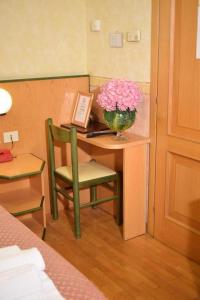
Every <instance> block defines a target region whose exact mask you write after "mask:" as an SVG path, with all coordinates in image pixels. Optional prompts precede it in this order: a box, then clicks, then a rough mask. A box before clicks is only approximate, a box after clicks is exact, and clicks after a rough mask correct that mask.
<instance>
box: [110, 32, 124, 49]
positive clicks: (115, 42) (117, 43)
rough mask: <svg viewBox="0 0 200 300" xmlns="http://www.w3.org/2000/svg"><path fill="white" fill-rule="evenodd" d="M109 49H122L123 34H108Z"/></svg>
mask: <svg viewBox="0 0 200 300" xmlns="http://www.w3.org/2000/svg"><path fill="white" fill-rule="evenodd" d="M110 47H111V48H122V47H123V33H122V32H115V33H110Z"/></svg>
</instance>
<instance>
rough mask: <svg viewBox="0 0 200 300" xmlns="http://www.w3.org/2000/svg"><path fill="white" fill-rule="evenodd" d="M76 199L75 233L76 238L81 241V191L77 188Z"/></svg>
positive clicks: (75, 190)
mask: <svg viewBox="0 0 200 300" xmlns="http://www.w3.org/2000/svg"><path fill="white" fill-rule="evenodd" d="M73 194H74V196H73V198H74V232H75V237H76V238H77V239H80V237H81V225H80V198H79V190H78V189H77V188H75V189H74V191H73Z"/></svg>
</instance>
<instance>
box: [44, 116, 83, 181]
mask: <svg viewBox="0 0 200 300" xmlns="http://www.w3.org/2000/svg"><path fill="white" fill-rule="evenodd" d="M47 134H48V149H49V160H50V172H51V176H53V175H54V174H53V172H54V170H55V151H54V143H55V142H56V141H57V142H62V143H65V144H66V143H70V144H71V162H72V177H73V181H75V182H78V152H77V133H76V128H75V127H72V128H70V129H69V130H67V129H64V128H62V127H58V126H55V125H53V121H52V119H51V118H48V119H47Z"/></svg>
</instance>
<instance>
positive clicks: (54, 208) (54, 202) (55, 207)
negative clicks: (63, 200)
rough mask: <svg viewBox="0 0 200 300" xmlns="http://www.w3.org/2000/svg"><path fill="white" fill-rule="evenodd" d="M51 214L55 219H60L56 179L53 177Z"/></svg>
mask: <svg viewBox="0 0 200 300" xmlns="http://www.w3.org/2000/svg"><path fill="white" fill-rule="evenodd" d="M50 197H51V214H52V217H53V219H54V220H57V219H58V203H57V192H56V181H55V178H54V177H53V178H52V179H51V195H50Z"/></svg>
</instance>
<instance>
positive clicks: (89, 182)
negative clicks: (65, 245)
mask: <svg viewBox="0 0 200 300" xmlns="http://www.w3.org/2000/svg"><path fill="white" fill-rule="evenodd" d="M47 132H48V152H49V170H50V192H51V193H50V194H51V195H50V197H51V198H50V200H51V201H50V202H51V213H52V216H53V219H58V205H57V193H60V194H61V195H63V196H64V197H65V198H67V199H68V200H70V201H73V208H74V229H75V230H74V231H75V236H76V238H80V237H81V230H80V208H82V207H89V206H91V207H93V208H94V207H95V206H96V205H97V204H100V203H103V202H107V201H111V200H115V201H116V222H117V224H119V225H120V224H121V220H122V217H121V216H122V210H121V188H120V183H121V176H120V173H118V172H116V171H114V170H112V169H110V168H107V167H105V166H103V165H101V164H99V163H97V162H95V161H94V160H92V161H90V162H87V163H78V155H77V133H76V128H75V127H73V128H71V129H70V130H67V129H64V128H62V127H58V126H55V125H53V121H52V119H51V118H49V119H47ZM57 142H62V143H70V144H71V162H72V165H71V166H60V167H58V168H56V167H55V154H54V146H55V143H57ZM57 179H59V180H61V181H62V182H64V183H65V184H66V186H64V187H60V186H59V185H58V184H57ZM111 182H115V184H114V185H113V184H112V189H113V187H114V189H115V191H114V193H113V195H112V196H110V197H106V198H101V199H98V198H97V186H98V185H101V184H106V185H107V186H109V187H111V184H110V183H111ZM69 187H70V188H71V190H68V188H69ZM86 188H89V189H90V201H88V203H84V204H81V203H80V199H79V190H80V189H86ZM70 191H72V192H73V193H71V195H72V196H71V195H70V194H69V193H70Z"/></svg>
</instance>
